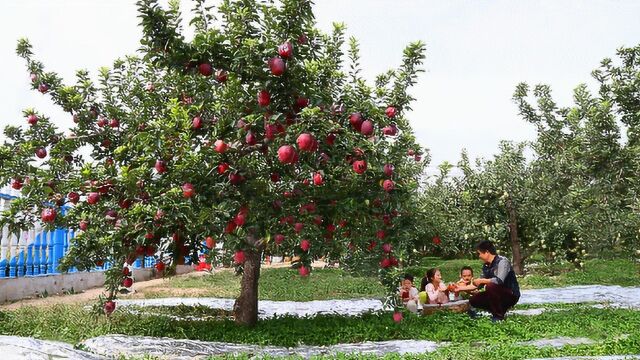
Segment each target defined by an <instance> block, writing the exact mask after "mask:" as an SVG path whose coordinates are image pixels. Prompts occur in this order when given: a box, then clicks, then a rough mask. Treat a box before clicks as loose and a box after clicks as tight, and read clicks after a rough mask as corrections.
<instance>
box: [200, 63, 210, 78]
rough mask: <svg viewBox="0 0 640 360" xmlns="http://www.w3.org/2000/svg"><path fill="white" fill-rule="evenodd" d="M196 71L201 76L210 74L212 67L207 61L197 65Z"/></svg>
mask: <svg viewBox="0 0 640 360" xmlns="http://www.w3.org/2000/svg"><path fill="white" fill-rule="evenodd" d="M198 71H199V72H200V74H201V75H203V76H211V74H213V67H211V65H210V64H207V63H205V64H200V66H198Z"/></svg>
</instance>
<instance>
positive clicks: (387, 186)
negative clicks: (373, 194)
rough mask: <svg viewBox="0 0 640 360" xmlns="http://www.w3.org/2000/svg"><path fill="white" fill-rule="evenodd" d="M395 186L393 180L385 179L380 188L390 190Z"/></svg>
mask: <svg viewBox="0 0 640 360" xmlns="http://www.w3.org/2000/svg"><path fill="white" fill-rule="evenodd" d="M395 187H396V184H395V183H394V182H393V180H389V179H387V180H385V181H384V182H383V183H382V188H384V191H386V192H391V191H392V190H393V189H394V188H395Z"/></svg>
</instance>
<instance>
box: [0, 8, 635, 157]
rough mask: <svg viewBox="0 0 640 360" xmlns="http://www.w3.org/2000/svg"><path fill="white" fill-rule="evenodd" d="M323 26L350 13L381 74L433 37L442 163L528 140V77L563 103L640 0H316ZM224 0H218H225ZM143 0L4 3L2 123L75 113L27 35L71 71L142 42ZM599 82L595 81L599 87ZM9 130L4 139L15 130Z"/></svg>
mask: <svg viewBox="0 0 640 360" xmlns="http://www.w3.org/2000/svg"><path fill="white" fill-rule="evenodd" d="M315 2H316V5H315V13H316V17H317V21H318V27H320V28H321V29H323V30H325V31H329V30H330V29H331V23H332V22H334V21H339V22H345V23H346V24H347V27H348V28H347V35H349V36H351V35H353V36H355V37H356V38H358V39H359V41H360V44H361V57H362V59H361V64H362V65H363V68H364V75H365V76H366V77H368V78H369V79H373V77H374V76H375V75H376V74H378V73H380V72H383V71H385V70H386V69H388V68H390V67H395V66H397V65H398V64H399V63H400V59H401V55H402V49H403V47H404V46H405V45H406V44H407V43H409V42H410V41H415V40H422V41H424V42H425V43H426V44H427V59H426V62H425V69H426V73H424V74H422V76H421V77H420V79H419V84H418V86H417V87H415V88H414V90H413V92H412V94H413V95H414V96H415V97H416V98H417V101H416V102H415V103H414V104H413V108H414V111H413V112H412V113H411V114H410V115H409V118H410V119H411V123H412V125H413V127H414V129H415V131H416V133H417V136H418V138H419V141H420V143H422V144H423V145H424V146H426V147H428V148H429V149H430V150H431V154H432V157H433V161H432V163H431V164H432V166H436V165H437V164H439V163H441V162H442V161H444V160H449V161H451V162H454V163H455V162H457V161H458V159H459V158H460V151H461V149H462V148H466V149H468V151H469V153H470V155H471V156H472V157H477V156H483V157H490V156H491V155H492V154H494V153H495V152H496V151H497V146H498V142H499V141H500V140H503V139H507V140H526V139H531V138H532V137H533V135H534V132H533V129H532V128H531V126H529V125H528V124H527V123H525V122H524V121H523V120H521V119H519V117H518V115H517V109H516V107H515V105H514V104H513V103H512V101H511V96H512V94H513V91H514V89H515V86H516V84H517V83H519V82H521V81H525V82H528V83H530V84H536V83H547V84H550V85H551V86H552V88H553V90H554V94H555V97H556V99H557V100H558V102H559V103H560V104H561V105H568V104H569V103H570V101H571V95H572V94H571V91H572V89H573V88H575V86H576V85H578V84H579V83H581V82H587V83H590V84H592V83H591V79H590V72H591V71H592V70H593V69H595V68H596V67H597V66H598V64H599V62H600V60H602V59H603V58H605V57H614V56H615V50H616V49H617V48H619V47H620V46H634V45H636V44H638V43H640V26H639V25H638V24H639V22H638V16H639V15H640V1H634V0H627V1H622V0H610V1H604V0H602V1H595V0H591V1H587V0H574V1H568V0H567V1H564V0H563V1H560V0H547V1H530V0H527V1H524V0H522V1H508V0H502V1H499V0H496V1H488V0H484V1H483V0H469V1H455V0H447V1H426V0H316V1H315ZM183 3H184V4H185V5H184V6H183V10H184V12H185V13H186V12H188V9H189V8H190V7H191V2H190V1H188V0H183ZM214 3H217V1H214ZM137 24H138V18H137V12H136V8H135V0H126V1H125V0H109V1H105V0H101V1H98V0H56V1H52V0H4V1H2V10H1V12H0V63H1V64H2V66H0V79H1V81H2V86H0V128H2V129H4V126H5V125H7V124H16V123H17V124H26V122H25V120H24V119H23V118H22V116H21V111H22V109H24V108H27V107H35V108H37V109H38V110H40V111H44V112H45V113H47V114H48V115H49V116H51V117H52V118H53V119H55V120H56V121H57V123H58V124H59V126H60V127H63V128H65V127H69V126H70V125H71V119H69V116H68V115H67V114H64V113H63V112H62V111H60V110H58V109H57V108H55V107H53V106H52V105H51V103H50V102H49V100H48V98H47V97H46V96H42V95H41V94H40V93H38V92H34V91H30V90H29V78H28V77H29V74H28V73H27V71H26V70H25V66H24V63H23V62H22V60H21V59H19V58H18V57H17V55H15V46H16V42H17V40H18V38H20V37H27V38H29V40H30V41H31V43H32V45H33V47H34V53H35V54H36V58H38V59H39V60H41V61H43V62H44V64H45V66H46V67H47V69H48V70H54V71H57V72H58V73H59V74H61V75H62V76H63V78H65V79H67V80H68V81H69V82H71V81H73V80H74V73H75V70H77V69H80V68H85V69H88V70H90V71H91V72H92V73H93V74H95V73H96V70H97V69H98V68H99V67H100V66H109V65H111V63H112V61H113V60H114V59H115V58H117V57H121V56H124V55H126V54H131V53H133V52H135V50H136V49H137V47H138V41H139V34H140V29H139V28H138V26H137ZM592 89H595V88H593V87H592ZM3 138H4V137H3V135H0V139H3Z"/></svg>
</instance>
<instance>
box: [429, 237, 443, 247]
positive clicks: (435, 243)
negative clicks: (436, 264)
mask: <svg viewBox="0 0 640 360" xmlns="http://www.w3.org/2000/svg"><path fill="white" fill-rule="evenodd" d="M431 241H432V242H433V244H434V245H440V244H441V243H442V240H440V237H439V236H434V237H433V239H432V240H431Z"/></svg>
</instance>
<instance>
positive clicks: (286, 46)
mask: <svg viewBox="0 0 640 360" xmlns="http://www.w3.org/2000/svg"><path fill="white" fill-rule="evenodd" d="M278 55H280V56H282V57H283V58H285V59H288V58H290V57H291V55H293V44H291V42H289V41H287V42H285V43H283V44H281V45H280V46H278Z"/></svg>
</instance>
